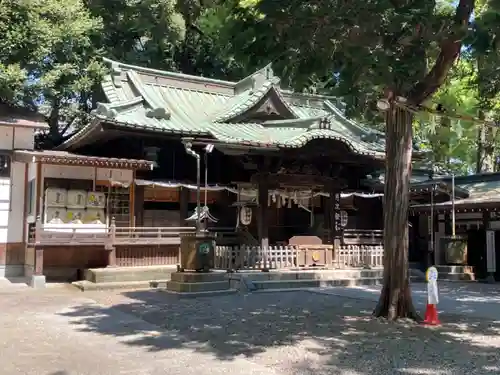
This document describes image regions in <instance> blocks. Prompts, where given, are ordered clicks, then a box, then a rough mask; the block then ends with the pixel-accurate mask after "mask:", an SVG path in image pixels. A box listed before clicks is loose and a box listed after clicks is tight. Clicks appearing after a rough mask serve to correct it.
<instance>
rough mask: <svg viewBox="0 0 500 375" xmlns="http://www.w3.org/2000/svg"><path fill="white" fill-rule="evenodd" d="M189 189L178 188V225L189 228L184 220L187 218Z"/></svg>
mask: <svg viewBox="0 0 500 375" xmlns="http://www.w3.org/2000/svg"><path fill="white" fill-rule="evenodd" d="M188 204H189V189H187V188H184V187H180V188H179V212H180V216H181V220H180V225H181V226H182V225H184V226H189V223H188V222H187V221H186V219H187V218H188V217H189V208H188Z"/></svg>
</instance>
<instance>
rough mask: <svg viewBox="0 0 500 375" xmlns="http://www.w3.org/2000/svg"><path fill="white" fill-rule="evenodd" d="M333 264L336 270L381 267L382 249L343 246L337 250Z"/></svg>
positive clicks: (382, 261) (380, 247) (382, 262)
mask: <svg viewBox="0 0 500 375" xmlns="http://www.w3.org/2000/svg"><path fill="white" fill-rule="evenodd" d="M333 263H334V267H336V268H351V267H370V268H372V267H373V268H377V267H382V266H383V265H384V248H383V247H382V246H362V245H361V246H356V245H344V246H341V247H340V249H338V250H337V252H336V254H335V256H334V257H333Z"/></svg>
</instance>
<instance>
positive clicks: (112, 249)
mask: <svg viewBox="0 0 500 375" xmlns="http://www.w3.org/2000/svg"><path fill="white" fill-rule="evenodd" d="M115 242H116V221H115V218H114V217H113V218H111V225H110V226H109V235H108V243H107V245H106V250H108V267H116V246H115Z"/></svg>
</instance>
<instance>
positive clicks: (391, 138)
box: [373, 104, 420, 320]
mask: <svg viewBox="0 0 500 375" xmlns="http://www.w3.org/2000/svg"><path fill="white" fill-rule="evenodd" d="M412 120H413V116H412V114H411V113H410V112H408V111H406V110H404V109H401V108H399V107H397V106H396V105H394V104H393V105H391V108H390V109H389V111H388V112H387V114H386V169H385V170H386V172H385V173H386V174H385V191H384V280H383V287H382V293H381V295H380V299H379V301H378V304H377V307H376V308H375V311H374V312H373V315H374V316H376V317H385V318H388V319H389V320H395V319H399V318H411V319H415V320H420V318H419V316H418V314H417V312H416V311H415V308H414V306H413V301H412V296H411V290H410V279H409V270H408V206H409V198H410V196H409V195H410V190H409V189H410V173H411V156H412Z"/></svg>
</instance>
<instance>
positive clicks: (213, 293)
mask: <svg viewBox="0 0 500 375" xmlns="http://www.w3.org/2000/svg"><path fill="white" fill-rule="evenodd" d="M160 291H161V292H163V293H168V294H170V295H172V296H176V297H179V298H197V297H217V296H225V295H228V294H235V293H238V290H236V289H225V290H213V291H209V292H174V291H172V290H167V289H160Z"/></svg>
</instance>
